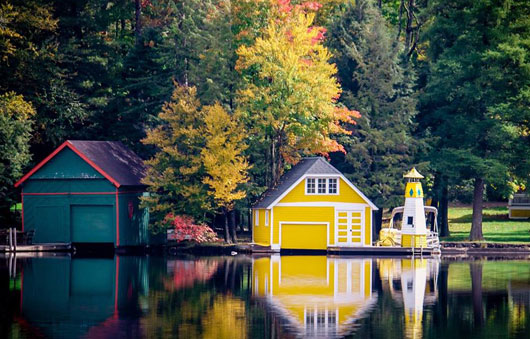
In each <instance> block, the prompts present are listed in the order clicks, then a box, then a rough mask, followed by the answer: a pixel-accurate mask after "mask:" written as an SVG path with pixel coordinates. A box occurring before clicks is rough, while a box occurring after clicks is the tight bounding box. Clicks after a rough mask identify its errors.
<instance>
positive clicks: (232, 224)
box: [229, 210, 237, 244]
mask: <svg viewBox="0 0 530 339" xmlns="http://www.w3.org/2000/svg"><path fill="white" fill-rule="evenodd" d="M229 216H230V223H229V225H230V236H231V237H232V242H233V243H234V244H235V243H237V234H236V211H234V210H232V211H230V212H229Z"/></svg>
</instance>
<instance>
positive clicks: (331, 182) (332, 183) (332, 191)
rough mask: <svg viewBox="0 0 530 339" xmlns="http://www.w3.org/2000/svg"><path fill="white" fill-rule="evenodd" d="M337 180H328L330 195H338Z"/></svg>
mask: <svg viewBox="0 0 530 339" xmlns="http://www.w3.org/2000/svg"><path fill="white" fill-rule="evenodd" d="M337 193H338V190H337V178H329V179H328V194H337Z"/></svg>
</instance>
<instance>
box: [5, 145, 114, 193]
mask: <svg viewBox="0 0 530 339" xmlns="http://www.w3.org/2000/svg"><path fill="white" fill-rule="evenodd" d="M65 147H68V148H70V149H71V150H72V151H73V152H74V153H75V154H77V155H79V157H81V159H83V160H84V161H86V162H87V163H88V164H89V165H90V166H92V167H93V168H94V169H95V170H96V171H98V172H99V174H101V175H102V176H104V177H105V178H106V179H107V180H108V181H110V182H111V183H113V184H114V186H116V187H120V186H121V185H120V183H119V182H117V181H116V180H115V179H114V178H112V177H111V176H110V175H108V174H107V173H106V172H105V171H104V170H102V169H101V168H100V167H99V166H98V165H96V164H95V163H94V162H93V161H92V160H90V159H88V158H87V157H86V156H85V155H84V154H83V153H81V152H80V151H79V150H78V149H77V148H75V147H74V145H72V144H71V143H70V142H69V141H68V140H67V141H65V142H63V143H62V144H61V146H59V147H58V148H57V149H56V150H55V151H53V152H52V153H51V154H50V155H48V156H47V157H46V158H44V160H42V161H41V162H39V164H38V165H37V166H35V167H33V169H32V170H31V171H29V172H28V173H27V174H26V175H24V176H23V177H22V178H21V179H20V180H19V181H17V182H16V183H15V187H18V186H20V185H21V184H22V183H23V182H24V181H26V180H27V179H28V178H29V177H31V176H32V175H33V174H35V172H37V171H38V170H39V169H41V167H42V166H44V165H46V163H47V162H48V161H50V160H51V159H52V158H53V157H54V156H56V155H57V153H59V152H60V151H62V150H63V149H64V148H65Z"/></svg>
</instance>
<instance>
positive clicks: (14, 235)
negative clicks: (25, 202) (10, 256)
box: [13, 228, 17, 252]
mask: <svg viewBox="0 0 530 339" xmlns="http://www.w3.org/2000/svg"><path fill="white" fill-rule="evenodd" d="M13 243H14V246H13V251H14V252H16V251H17V229H16V228H13Z"/></svg>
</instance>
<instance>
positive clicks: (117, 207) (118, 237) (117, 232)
mask: <svg viewBox="0 0 530 339" xmlns="http://www.w3.org/2000/svg"><path fill="white" fill-rule="evenodd" d="M118 246H120V200H119V193H118V189H117V188H116V247H118Z"/></svg>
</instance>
